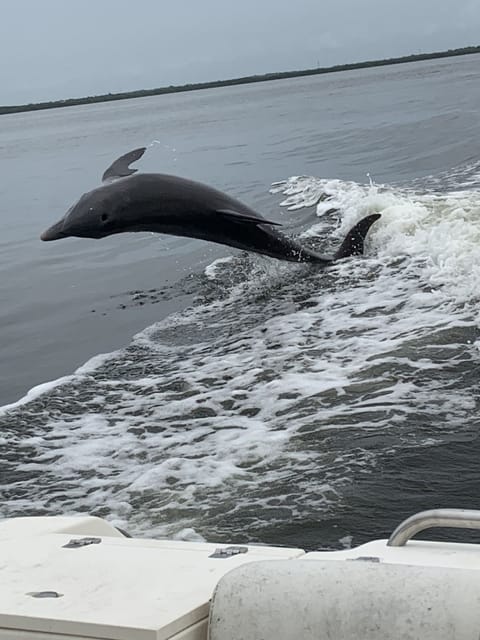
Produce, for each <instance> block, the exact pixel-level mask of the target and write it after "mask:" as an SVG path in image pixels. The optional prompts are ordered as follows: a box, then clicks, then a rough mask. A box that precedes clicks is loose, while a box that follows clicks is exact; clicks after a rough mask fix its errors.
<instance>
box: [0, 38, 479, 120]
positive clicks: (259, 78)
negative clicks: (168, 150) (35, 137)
mask: <svg viewBox="0 0 480 640" xmlns="http://www.w3.org/2000/svg"><path fill="white" fill-rule="evenodd" d="M472 53H480V46H476V47H463V48H461V49H448V51H437V52H434V53H417V54H414V55H410V56H402V57H400V58H386V59H385V60H367V61H366V62H353V63H350V64H337V65H335V66H333V67H316V68H314V69H303V70H301V71H281V72H279V73H265V74H263V75H255V76H244V77H242V78H232V79H231V80H214V81H212V82H197V83H193V84H182V85H170V86H168V87H159V88H157V89H141V90H139V91H123V92H121V93H105V94H103V95H99V96H88V97H86V98H68V99H66V100H53V101H51V102H36V103H31V104H20V105H12V106H5V107H0V115H1V114H5V113H18V112H20V111H37V110H39V109H55V108H57V107H72V106H75V105H79V104H91V103H94V102H110V101H112V100H127V99H129V98H143V97H145V96H158V95H161V94H163V93H176V92H179V91H196V90H198V89H213V88H215V87H229V86H232V85H236V84H248V83H250V82H268V81H270V80H281V79H283V78H296V77H299V76H313V75H317V74H321V73H336V72H338V71H351V70H352V69H364V68H366V67H381V66H384V65H390V64H402V63H404V62H418V61H419V60H431V59H433V58H448V57H450V56H465V55H468V54H472Z"/></svg>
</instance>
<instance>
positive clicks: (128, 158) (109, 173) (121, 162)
mask: <svg viewBox="0 0 480 640" xmlns="http://www.w3.org/2000/svg"><path fill="white" fill-rule="evenodd" d="M145 150H146V147H140V148H139V149H134V150H133V151H129V152H128V153H126V154H125V155H123V156H120V158H117V159H116V160H115V162H113V163H112V164H111V165H110V166H109V167H108V169H107V170H106V171H105V173H104V174H103V176H102V182H111V181H112V180H117V179H118V178H125V177H126V176H131V175H132V173H136V172H137V171H138V169H130V168H129V166H128V165H130V164H132V162H136V161H137V160H139V159H140V158H141V157H142V156H143V154H144V153H145Z"/></svg>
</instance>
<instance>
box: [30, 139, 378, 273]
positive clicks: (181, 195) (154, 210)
mask: <svg viewBox="0 0 480 640" xmlns="http://www.w3.org/2000/svg"><path fill="white" fill-rule="evenodd" d="M145 150H146V147H141V148H139V149H134V150H133V151H130V152H129V153H126V154H125V155H123V156H121V157H120V158H118V159H117V160H115V162H114V163H113V164H112V165H110V167H109V168H108V169H107V170H106V171H105V173H104V174H103V176H102V181H103V184H102V186H100V187H97V188H96V189H93V190H92V191H89V192H88V193H85V194H83V195H82V196H81V198H80V199H79V200H78V202H77V203H76V204H74V205H73V206H72V207H71V208H70V209H69V210H68V211H67V213H66V214H65V216H64V217H63V218H62V219H61V220H60V221H59V222H57V223H56V224H54V225H53V226H52V227H50V228H49V229H47V230H46V231H44V232H43V233H42V235H41V239H42V240H45V241H50V240H58V239H60V238H68V237H70V236H76V237H80V238H105V237H106V236H110V235H112V234H115V233H123V232H127V231H155V232H158V233H166V234H170V235H174V236H187V237H189V238H199V239H201V240H209V241H210V242H217V243H219V244H225V245H228V246H230V247H236V248H237V249H243V250H245V251H253V252H255V253H260V254H263V255H266V256H270V257H272V258H277V259H278V260H288V261H291V262H312V263H317V264H320V265H324V266H325V265H327V264H330V263H331V262H333V261H334V260H339V259H340V258H346V257H348V256H353V255H360V254H362V253H363V244H364V240H365V236H366V235H367V232H368V230H369V229H370V227H371V225H372V224H373V223H374V222H375V220H378V218H380V214H378V213H374V214H371V215H369V216H367V217H366V218H363V219H362V220H360V222H358V223H357V224H356V225H355V226H354V227H353V228H352V229H351V230H350V231H349V232H348V234H347V236H346V237H345V239H344V241H343V242H342V244H341V245H340V247H339V249H338V250H337V251H336V252H335V253H334V255H333V256H331V257H328V256H323V255H320V254H318V253H316V252H314V251H312V250H311V249H308V248H307V247H303V246H301V245H300V244H298V243H297V242H296V241H294V240H292V239H291V238H288V237H287V236H285V235H283V234H282V233H280V231H278V230H277V229H276V228H275V227H276V226H278V225H279V223H278V222H273V221H271V220H266V219H265V218H263V217H262V216H261V215H260V214H258V213H257V212H256V211H254V210H253V209H250V207H247V205H245V204H243V203H242V202H240V201H239V200H235V199H234V198H231V197H230V196H228V195H227V194H225V193H222V192H221V191H218V190H217V189H213V188H212V187H209V186H207V185H204V184H201V183H200V182H194V181H193V180H187V179H185V178H179V177H177V176H171V175H166V174H162V173H138V174H137V175H134V174H136V173H137V169H131V168H130V164H132V163H133V162H135V161H136V160H138V159H139V158H141V157H142V156H143V154H144V153H145Z"/></svg>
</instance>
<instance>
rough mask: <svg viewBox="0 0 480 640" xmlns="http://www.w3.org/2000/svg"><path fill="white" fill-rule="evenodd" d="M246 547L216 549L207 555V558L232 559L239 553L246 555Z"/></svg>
mask: <svg viewBox="0 0 480 640" xmlns="http://www.w3.org/2000/svg"><path fill="white" fill-rule="evenodd" d="M247 552H248V547H236V546H232V547H224V548H223V549H221V548H218V549H215V551H214V552H213V553H212V554H211V555H209V556H208V557H209V558H232V557H233V556H238V555H240V554H241V553H247Z"/></svg>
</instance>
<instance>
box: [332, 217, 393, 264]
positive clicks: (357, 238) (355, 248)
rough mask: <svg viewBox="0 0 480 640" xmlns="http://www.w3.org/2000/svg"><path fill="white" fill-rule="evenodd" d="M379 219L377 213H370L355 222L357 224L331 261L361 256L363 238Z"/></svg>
mask: <svg viewBox="0 0 480 640" xmlns="http://www.w3.org/2000/svg"><path fill="white" fill-rule="evenodd" d="M379 218H381V215H380V214H379V213H372V214H371V215H369V216H367V217H366V218H362V219H361V220H360V222H357V224H356V225H355V226H354V227H353V228H352V229H350V231H349V232H348V233H347V235H346V237H345V240H344V241H343V242H342V244H341V245H340V248H339V249H338V251H337V252H336V253H335V255H334V256H333V259H334V260H340V259H341V258H348V257H349V256H360V255H362V254H363V244H364V242H365V236H366V235H367V233H368V230H369V229H370V227H371V226H372V224H373V223H374V222H375V220H378V219H379Z"/></svg>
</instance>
